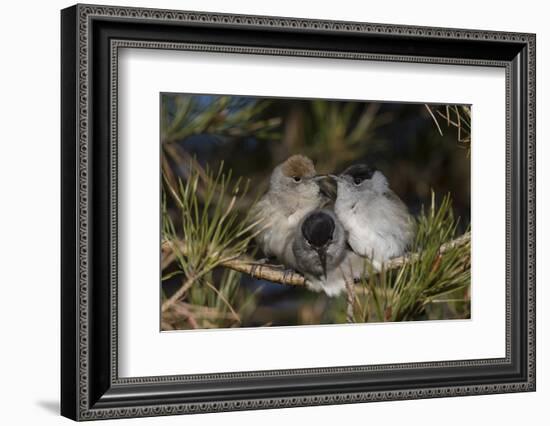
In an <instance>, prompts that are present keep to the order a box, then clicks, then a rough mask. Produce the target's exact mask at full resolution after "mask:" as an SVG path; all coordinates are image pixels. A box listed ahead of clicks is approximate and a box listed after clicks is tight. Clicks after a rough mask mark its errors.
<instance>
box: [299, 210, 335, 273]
mask: <svg viewBox="0 0 550 426" xmlns="http://www.w3.org/2000/svg"><path fill="white" fill-rule="evenodd" d="M335 228H336V224H335V222H334V219H333V217H332V216H331V215H329V214H327V213H325V212H322V211H317V212H314V213H312V214H310V215H309V216H308V217H306V219H305V220H304V222H303V223H302V235H303V236H304V238H305V239H306V241H307V242H308V243H309V245H310V246H311V248H312V249H314V250H315V251H316V252H317V254H318V256H319V260H320V261H321V266H322V267H323V273H324V275H325V278H326V276H327V247H328V245H329V243H330V242H331V241H332V238H333V236H334V230H335Z"/></svg>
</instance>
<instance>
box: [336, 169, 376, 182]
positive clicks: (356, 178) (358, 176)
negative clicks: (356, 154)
mask: <svg viewBox="0 0 550 426" xmlns="http://www.w3.org/2000/svg"><path fill="white" fill-rule="evenodd" d="M375 171H376V169H374V168H373V167H370V166H369V165H367V164H354V165H353V166H350V167H348V168H347V169H346V170H344V171H343V172H342V173H341V175H340V176H342V177H348V176H349V177H350V178H351V180H352V182H353V183H355V184H356V185H358V184H360V183H361V182H363V181H364V180H367V179H372V175H373V174H374V172H375Z"/></svg>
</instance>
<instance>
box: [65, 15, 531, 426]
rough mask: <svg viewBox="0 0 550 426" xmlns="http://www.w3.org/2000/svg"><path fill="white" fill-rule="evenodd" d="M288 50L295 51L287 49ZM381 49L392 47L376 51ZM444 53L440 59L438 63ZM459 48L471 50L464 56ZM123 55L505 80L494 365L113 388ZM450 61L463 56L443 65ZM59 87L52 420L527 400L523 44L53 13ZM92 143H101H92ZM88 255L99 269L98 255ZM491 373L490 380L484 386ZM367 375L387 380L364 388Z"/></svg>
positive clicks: (418, 32) (265, 23) (499, 36)
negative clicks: (298, 59) (58, 364)
mask: <svg viewBox="0 0 550 426" xmlns="http://www.w3.org/2000/svg"><path fill="white" fill-rule="evenodd" d="M129 23H135V24H139V27H140V29H137V30H132V31H130V30H127V29H126V27H125V25H127V24H129ZM212 27H215V28H217V29H220V30H224V31H227V33H228V34H231V35H232V37H234V39H235V40H237V44H232V43H230V42H228V44H221V43H213V42H212V40H211V37H210V38H209V37H208V36H206V35H205V33H204V32H203V30H204V29H205V28H206V29H207V28H212ZM170 28H172V29H173V28H180V29H186V30H188V33H185V31H182V33H184V34H183V35H182V36H178V37H179V39H178V38H177V37H176V36H175V34H174V32H173V31H172V32H171V30H170ZM140 31H141V33H140ZM249 31H252V32H254V33H255V34H267V35H266V40H261V41H260V43H263V45H252V44H253V43H251V42H250V40H248V35H247V33H248V32H249ZM144 32H147V33H148V34H149V35H151V34H158V38H159V40H157V41H155V40H150V39H147V40H145V39H143V38H140V34H143V33H144ZM268 32H269V34H268ZM310 33H315V34H319V35H322V36H323V37H325V39H327V40H329V39H330V40H331V41H332V42H333V47H337V48H336V49H331V48H330V47H331V46H328V48H326V49H325V48H320V47H319V46H314V45H311V46H309V45H308V43H309V42H306V41H303V42H302V40H300V37H301V35H305V34H310ZM122 36H124V37H122ZM185 37H187V38H188V39H185ZM182 38H183V39H182ZM291 39H296V40H298V41H297V42H292V43H291V41H290V40H291ZM365 40H368V41H370V42H372V43H367V46H366V47H365V48H364V50H356V46H357V45H356V44H354V43H356V42H358V41H361V43H364V41H365ZM300 43H302V44H300ZM399 43H401V44H399ZM281 44H282V46H281ZM310 44H311V43H310ZM390 44H392V45H396V46H395V47H391V48H390V47H388V46H389V45H390ZM305 45H307V46H305ZM348 45H349V46H350V47H349V48H347V47H346V46H348ZM417 45H418V46H419V47H418V48H417V49H416V51H417V54H415V55H411V54H404V53H403V52H400V51H399V49H400V46H407V47H410V46H417ZM304 46H305V47H304ZM441 46H444V47H441ZM445 46H447V47H448V46H451V47H452V48H453V49H454V50H452V49H451V50H450V54H444V53H443V51H444V50H445ZM464 46H466V47H468V48H471V47H477V50H476V49H474V51H472V52H469V53H467V54H466V53H465V52H466V49H465V47H464ZM123 47H132V48H154V49H177V50H197V51H210V52H212V51H215V52H228V53H239V54H262V55H285V56H288V55H292V56H314V57H324V58H337V59H350V60H371V61H380V60H384V61H396V62H416V63H421V62H423V63H438V64H440V63H445V64H455V65H481V66H492V67H503V68H505V70H506V123H507V129H506V135H507V136H506V139H507V141H506V150H507V153H506V162H507V164H506V179H507V180H506V198H507V201H506V202H507V211H506V228H507V229H506V233H507V235H506V237H507V238H506V240H507V247H506V280H507V282H506V357H505V358H502V359H500V358H498V359H482V360H463V361H450V362H431V363H414V364H391V365H375V366H361V367H327V368H316V369H300V370H273V371H258V372H242V373H221V374H206V375H188V376H160V377H145V378H126V379H122V378H119V377H118V373H117V371H118V368H117V344H118V343H117V342H118V329H117V243H116V242H117V228H118V227H117V208H116V205H117V200H118V198H117V197H118V194H117V192H118V189H117V167H116V165H117V155H118V154H117V128H116V127H117V126H116V123H117V105H118V104H117V101H118V98H117V87H118V79H117V77H118V75H117V70H118V49H119V48H123ZM438 49H439V50H438ZM436 52H439V55H438V54H436ZM460 53H462V54H463V55H462V56H457V54H460ZM453 54H454V56H453ZM62 81H63V89H62V123H63V125H62V167H63V169H62V179H63V183H62V223H63V229H62V261H63V265H62V407H61V410H62V414H63V415H65V416H67V417H70V418H73V419H75V420H91V419H101V418H113V417H138V416H151V415H168V414H183V413H198V412H212V411H229V410H243V409H260V408H276V407H290V406H306V405H321V404H339V403H351V402H365V401H380V400H399V399H416V398H433V397H442V396H460V395H475V394H488V393H504V392H518V391H533V390H534V389H535V36H534V35H533V34H519V33H509V32H508V33H504V32H493V31H477V30H463V29H447V28H426V27H409V26H400V25H381V24H368V23H357V22H336V21H322V20H307V19H293V18H278V17H265V16H245V15H227V14H211V13H201V12H181V11H168V10H156V9H136V8H126V7H104V6H90V5H76V6H73V7H71V8H68V9H65V10H63V11H62ZM99 140H102V141H103V142H106V143H103V144H100V143H98V141H99ZM91 158H93V159H94V161H93V167H92V166H91V165H92V161H90V159H91ZM100 247H101V250H103V251H105V252H106V256H107V257H104V256H103V255H102V254H100V251H101V250H100ZM102 256H103V257H102ZM92 343H93V344H92ZM480 368H484V369H485V370H484V371H490V372H491V374H488V377H487V378H485V377H479V379H478V380H477V381H475V380H474V381H472V383H471V384H467V385H458V384H455V385H453V384H452V380H456V381H457V382H458V379H459V378H462V376H458V377H457V378H456V379H453V377H452V375H451V377H450V376H449V374H450V372H452V371H455V370H456V371H458V370H460V371H465V372H468V371H471V372H474V371H481V370H479V369H480ZM493 370H495V371H496V370H502V372H501V373H500V374H501V376H500V378H499V380H498V381H497V380H496V379H497V376H498V375H495V373H494V371H493ZM411 371H412V372H416V373H417V374H418V373H419V372H424V371H425V372H426V374H427V376H426V377H428V376H429V377H432V379H431V380H432V382H433V386H429V385H427V386H425V387H416V386H415V387H412V388H411V387H410V386H406V385H404V383H405V382H406V380H405V379H406V378H407V377H408V376H407V374H408V372H411ZM381 373H383V374H385V375H386V376H391V377H390V380H389V382H388V381H387V383H385V384H384V386H381V387H380V386H379V387H378V388H377V384H376V380H377V379H378V381H379V382H380V374H381ZM466 375H467V374H466ZM336 376H338V379H339V380H342V378H345V379H346V380H348V383H347V385H346V386H344V387H343V388H342V390H338V391H336V392H335V391H330V392H329V391H327V390H328V389H331V388H333V387H334V386H332V387H331V386H330V382H331V380H333V379H334V378H335V377H336ZM296 377H300V378H301V380H302V381H304V380H305V381H308V380H311V382H312V384H311V389H312V391H310V390H307V389H306V390H305V391H304V390H299V389H296V388H295V387H294V386H292V383H291V379H292V378H296ZM504 377H509V379H508V380H504V379H503V378H504ZM235 379H238V380H239V381H243V388H242V390H241V391H239V392H238V393H236V394H231V395H230V394H229V393H225V394H224V392H223V384H224V382H225V383H228V382H229V381H231V380H235ZM277 379H280V380H277ZM362 380H363V382H364V383H363V382H362ZM392 380H393V382H392ZM281 381H284V386H283V385H282V384H281V383H280V382H281ZM244 382H246V383H247V384H246V385H245V384H244ZM313 382H315V383H313ZM409 385H410V383H409ZM270 386H271V388H269V387H270ZM285 386H286V387H285ZM190 387H191V388H192V389H195V393H194V394H193V393H192V392H191V393H190V392H189V388H190ZM175 388H177V390H178V391H179V390H180V389H181V393H180V394H178V393H177V392H176V397H168V396H167V394H166V390H168V389H170V391H171V392H172V394H173V393H174V392H173V391H174V390H175ZM257 389H262V392H260V393H258V391H257ZM266 389H267V390H266ZM323 389H324V390H325V391H323ZM184 390H185V391H184ZM138 391H139V392H138ZM138 393H139V394H138Z"/></svg>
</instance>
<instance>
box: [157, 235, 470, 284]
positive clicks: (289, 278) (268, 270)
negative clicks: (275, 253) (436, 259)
mask: <svg viewBox="0 0 550 426" xmlns="http://www.w3.org/2000/svg"><path fill="white" fill-rule="evenodd" d="M469 241H470V232H467V233H465V234H464V235H461V236H460V237H458V238H455V239H454V240H451V241H448V242H446V243H444V244H442V245H441V247H440V248H439V253H440V254H444V253H445V252H447V251H449V250H451V249H453V248H455V247H461V246H463V245H465V244H467V243H468V242H469ZM176 244H177V249H178V250H179V251H180V253H181V254H182V255H183V256H185V255H186V253H187V247H186V246H185V243H184V242H183V241H177V242H174V241H167V240H166V241H164V242H163V243H162V247H161V249H162V268H163V269H164V268H166V267H167V266H168V265H170V264H171V263H172V262H173V261H174V260H175V258H176V256H175V255H174V246H175V245H176ZM419 258H420V253H409V254H406V255H404V256H400V257H396V258H393V259H390V260H389V261H388V262H386V263H385V264H384V270H386V271H389V270H392V269H397V268H400V267H402V266H404V265H405V264H407V263H411V262H416V261H417V260H418V259H419ZM221 266H223V267H225V268H229V269H233V270H234V271H237V272H242V273H244V274H247V275H250V276H251V277H252V278H258V279H262V280H267V281H271V282H273V283H277V284H284V285H292V286H296V287H302V286H305V278H304V277H303V275H301V274H299V273H298V272H294V271H285V270H283V269H281V268H277V267H275V266H273V265H266V264H262V263H258V262H256V261H255V260H254V259H252V258H250V257H245V256H241V257H238V258H236V259H232V260H227V261H225V262H222V263H221Z"/></svg>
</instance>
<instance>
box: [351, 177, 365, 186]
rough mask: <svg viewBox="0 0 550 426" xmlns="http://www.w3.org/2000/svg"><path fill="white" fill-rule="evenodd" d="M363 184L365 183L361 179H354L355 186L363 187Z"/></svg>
mask: <svg viewBox="0 0 550 426" xmlns="http://www.w3.org/2000/svg"><path fill="white" fill-rule="evenodd" d="M361 182H363V181H362V180H361V178H359V177H356V178H353V183H354V184H355V185H361Z"/></svg>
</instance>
